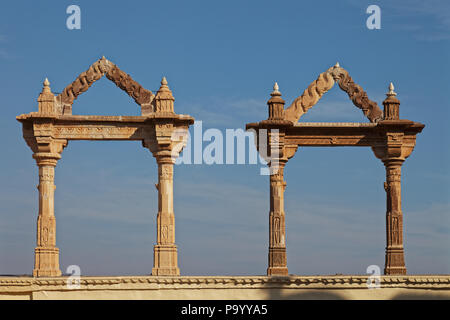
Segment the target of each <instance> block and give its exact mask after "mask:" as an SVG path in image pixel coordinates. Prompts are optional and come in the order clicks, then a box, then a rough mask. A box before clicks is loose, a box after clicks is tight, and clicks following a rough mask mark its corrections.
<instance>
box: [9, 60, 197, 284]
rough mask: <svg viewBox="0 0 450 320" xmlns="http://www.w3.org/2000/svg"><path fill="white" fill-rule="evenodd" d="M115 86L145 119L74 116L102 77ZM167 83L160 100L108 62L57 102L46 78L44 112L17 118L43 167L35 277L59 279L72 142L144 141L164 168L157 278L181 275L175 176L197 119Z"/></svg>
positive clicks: (79, 79)
mask: <svg viewBox="0 0 450 320" xmlns="http://www.w3.org/2000/svg"><path fill="white" fill-rule="evenodd" d="M104 75H106V77H107V78H108V79H109V80H111V81H113V82H114V83H115V84H116V85H117V86H118V87H119V88H121V89H122V90H124V91H125V92H126V93H127V94H128V95H129V96H130V97H132V98H133V99H134V101H136V103H137V104H139V105H140V106H141V116H97V115H72V104H73V102H74V100H75V99H76V98H77V97H78V96H79V95H80V94H81V93H83V92H85V91H87V90H88V89H89V87H90V86H91V85H92V84H93V83H94V82H95V81H97V80H99V79H100V78H101V77H103V76H104ZM174 100H175V99H174V97H173V95H172V91H171V90H170V89H169V86H168V84H167V80H166V78H163V79H162V81H161V87H160V88H159V90H158V92H157V93H156V95H154V94H153V93H152V92H151V91H149V90H147V89H144V88H143V87H142V86H141V85H140V84H139V83H137V82H136V81H134V80H133V79H132V78H131V76H130V75H128V74H126V73H125V72H123V71H122V70H120V69H119V68H118V67H117V66H116V65H115V64H114V63H112V62H111V61H108V60H107V59H106V58H105V57H102V58H101V59H100V60H98V61H96V62H95V63H94V64H92V65H91V66H90V67H89V69H88V70H86V71H85V72H83V73H81V74H80V75H79V76H78V77H77V78H76V79H75V81H74V82H72V83H71V84H70V85H68V86H67V87H66V88H65V89H64V90H63V91H62V93H61V94H59V95H58V96H56V97H55V95H54V94H53V93H52V91H51V89H50V82H49V81H48V80H47V79H45V81H44V87H43V89H42V92H41V94H40V95H39V98H38V112H30V113H28V114H22V115H20V116H18V117H17V120H18V121H19V122H21V123H22V132H23V137H24V139H25V141H26V143H27V144H28V146H29V147H30V148H31V150H32V151H33V158H34V159H35V160H36V163H37V165H38V167H39V186H38V190H39V215H38V222H37V246H36V248H35V265H34V270H33V275H34V276H37V277H41V276H59V275H61V270H60V268H59V248H58V247H56V222H55V214H54V189H55V185H54V174H55V167H56V164H57V162H58V160H59V159H61V154H62V152H63V150H64V148H65V147H67V145H68V142H69V140H122V141H123V140H127V141H141V142H142V145H143V146H144V147H145V148H148V149H149V150H150V151H151V153H152V154H153V156H154V157H155V158H156V161H157V163H158V184H156V187H157V190H158V214H157V237H156V238H157V244H156V245H155V246H154V268H153V269H152V274H153V275H178V274H179V273H180V270H179V268H178V262H177V246H176V245H175V216H174V212H173V174H174V168H173V164H174V163H175V160H176V158H177V157H178V155H179V153H180V152H181V150H182V149H183V147H184V146H185V145H186V143H187V136H188V128H189V125H191V124H193V123H194V118H192V117H191V116H189V115H183V114H176V113H175V111H174Z"/></svg>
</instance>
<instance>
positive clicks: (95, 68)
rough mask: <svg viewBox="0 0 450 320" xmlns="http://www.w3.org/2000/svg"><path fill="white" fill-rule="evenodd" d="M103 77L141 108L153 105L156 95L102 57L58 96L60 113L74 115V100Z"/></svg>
mask: <svg viewBox="0 0 450 320" xmlns="http://www.w3.org/2000/svg"><path fill="white" fill-rule="evenodd" d="M103 76H106V77H107V78H108V79H109V80H111V81H112V82H114V83H115V84H116V86H118V87H119V88H120V89H122V90H124V91H125V92H126V93H127V94H128V95H129V96H130V97H132V98H133V99H134V100H135V102H136V103H137V104H139V105H140V106H141V107H143V108H144V106H145V107H146V108H148V105H150V104H151V102H152V100H153V97H154V94H153V93H152V92H151V91H150V90H147V89H145V88H143V87H142V86H141V85H140V84H139V83H138V82H136V81H135V80H133V78H131V76H130V75H129V74H127V73H125V72H123V71H122V70H121V69H120V68H119V67H118V66H116V65H115V64H114V63H112V62H111V61H109V60H108V59H106V58H105V56H102V57H101V58H100V59H99V60H97V61H96V62H94V63H93V64H92V65H91V66H90V67H89V68H88V69H87V70H86V71H84V72H82V73H81V74H80V75H79V76H78V77H77V78H76V79H75V80H74V81H73V82H72V83H71V84H69V85H68V86H67V87H66V88H64V90H63V91H62V92H61V94H59V95H58V96H57V99H56V101H57V110H58V111H59V112H58V113H59V114H69V115H70V114H72V104H73V102H74V100H75V99H77V97H78V96H79V95H80V94H82V93H83V92H85V91H87V90H88V89H89V87H90V86H91V85H92V84H93V83H94V82H96V81H98V80H100V79H101V78H102V77H103Z"/></svg>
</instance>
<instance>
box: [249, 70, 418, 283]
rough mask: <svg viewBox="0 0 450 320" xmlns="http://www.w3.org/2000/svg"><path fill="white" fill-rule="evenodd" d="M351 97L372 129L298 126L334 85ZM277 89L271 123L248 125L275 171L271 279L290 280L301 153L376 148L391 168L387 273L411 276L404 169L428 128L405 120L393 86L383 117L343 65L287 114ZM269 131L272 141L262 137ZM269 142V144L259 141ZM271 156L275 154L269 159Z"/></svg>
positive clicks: (388, 170)
mask: <svg viewBox="0 0 450 320" xmlns="http://www.w3.org/2000/svg"><path fill="white" fill-rule="evenodd" d="M335 82H338V84H339V87H340V88H341V89H342V90H344V91H345V92H347V94H348V96H349V98H350V99H351V101H352V102H353V104H354V105H355V106H357V107H358V108H360V109H362V111H363V112H364V115H366V117H367V118H368V119H369V120H370V123H333V122H328V123H319V122H317V123H316V122H309V123H305V122H298V120H299V119H300V117H301V116H302V115H303V114H304V113H306V112H307V111H308V110H309V109H310V108H311V107H313V106H314V105H315V104H316V103H317V102H318V101H319V99H320V98H321V97H322V95H323V94H324V93H325V92H327V91H328V90H330V89H331V88H332V87H333V85H334V83H335ZM278 89H279V88H278V85H277V84H276V83H275V86H274V90H273V92H272V93H271V98H270V100H269V101H268V102H267V104H268V111H269V117H268V119H267V120H263V121H261V122H257V123H249V124H247V125H246V129H247V130H249V129H253V130H255V131H256V132H257V133H256V139H255V141H256V143H257V148H258V150H259V152H260V153H261V155H262V156H263V157H265V158H266V159H267V160H268V163H269V167H270V214H269V254H268V268H267V274H268V275H287V274H288V268H287V257H286V242H285V238H286V237H285V235H286V227H285V211H284V190H285V188H286V182H285V181H284V167H285V165H286V163H287V162H288V160H289V159H290V158H292V157H293V156H294V155H295V153H296V151H297V149H298V147H314V146H316V147H317V146H320V147H340V146H355V147H356V146H366V147H371V149H372V150H373V152H374V154H375V156H376V157H377V158H379V159H380V160H381V161H382V162H383V164H384V165H385V167H386V182H385V183H384V189H385V190H386V199H387V208H386V255H385V268H384V273H385V274H387V275H391V274H406V266H405V260H404V247H403V213H402V210H401V166H402V164H403V162H404V161H405V159H406V158H408V157H409V155H410V154H411V152H412V151H413V149H414V146H415V144H416V135H417V134H418V133H420V132H421V131H422V129H423V128H424V127H425V125H424V124H422V123H419V122H413V121H410V120H403V119H400V113H399V106H400V101H399V100H398V99H397V98H396V95H397V94H396V93H395V92H394V87H393V85H392V83H391V84H390V86H389V92H388V93H387V94H386V95H387V97H386V99H385V100H384V101H383V105H384V111H382V110H381V109H380V108H379V107H378V105H377V104H376V102H374V101H371V100H370V99H369V98H368V97H367V94H366V92H365V91H364V90H363V89H362V88H361V87H360V86H359V85H357V84H356V83H355V82H354V81H353V79H352V78H351V77H350V75H349V74H348V72H347V71H346V70H345V69H343V68H341V67H340V66H339V64H336V65H335V66H334V67H331V68H329V69H328V70H327V71H325V72H324V73H321V74H320V75H319V77H318V78H317V80H315V81H314V82H312V83H311V84H310V85H309V86H308V88H307V89H306V90H305V91H304V92H303V94H302V95H301V96H300V97H298V98H296V99H295V100H294V101H293V103H292V104H291V105H290V106H289V107H288V108H286V109H284V104H285V101H284V100H283V99H282V98H281V93H280V91H279V90H278ZM261 130H267V133H268V134H267V135H264V134H263V135H260V134H259V131H261ZM261 137H267V141H260V139H261ZM266 150H270V154H269V155H267V154H264V153H265V152H266Z"/></svg>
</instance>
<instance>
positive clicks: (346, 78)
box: [285, 62, 383, 123]
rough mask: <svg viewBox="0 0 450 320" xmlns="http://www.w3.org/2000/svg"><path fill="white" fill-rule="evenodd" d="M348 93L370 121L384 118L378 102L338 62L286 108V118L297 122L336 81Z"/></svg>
mask: <svg viewBox="0 0 450 320" xmlns="http://www.w3.org/2000/svg"><path fill="white" fill-rule="evenodd" d="M336 82H337V83H338V85H339V87H340V88H341V89H342V90H343V91H345V92H346V93H347V94H348V97H349V98H350V100H351V101H352V102H353V104H354V105H355V106H356V107H358V108H360V109H361V110H362V111H363V113H364V115H365V116H366V117H367V118H368V119H369V120H370V122H378V121H380V120H382V118H383V112H382V111H381V109H380V107H379V106H378V105H377V103H376V102H374V101H372V100H370V99H369V98H368V96H367V93H366V92H365V91H364V89H363V88H362V87H361V86H359V85H358V84H356V83H355V82H354V81H353V79H352V78H351V77H350V75H349V73H348V72H347V70H345V69H344V68H342V67H341V66H340V64H339V62H337V63H336V64H335V65H334V66H333V67H331V68H329V69H328V70H327V71H325V72H323V73H321V74H320V75H319V77H318V78H317V79H316V80H315V81H313V82H312V83H311V84H310V85H309V86H308V88H306V90H305V91H304V92H303V93H302V95H301V96H299V97H298V98H296V99H295V100H294V101H293V103H292V104H291V105H290V106H289V107H288V108H287V109H286V110H285V119H286V120H289V121H292V122H294V123H295V122H297V121H298V120H299V119H300V117H301V116H302V115H303V114H304V113H306V112H307V111H308V110H309V109H310V108H312V107H313V106H314V105H315V104H316V103H317V102H318V101H319V100H320V99H321V98H322V96H323V95H324V94H325V92H327V91H329V90H330V89H331V88H332V87H333V86H334V84H335V83H336Z"/></svg>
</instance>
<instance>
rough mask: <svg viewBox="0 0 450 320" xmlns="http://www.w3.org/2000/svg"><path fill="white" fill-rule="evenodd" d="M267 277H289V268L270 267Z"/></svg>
mask: <svg viewBox="0 0 450 320" xmlns="http://www.w3.org/2000/svg"><path fill="white" fill-rule="evenodd" d="M267 275H268V276H288V275H289V272H288V268H282V267H269V268H267Z"/></svg>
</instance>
